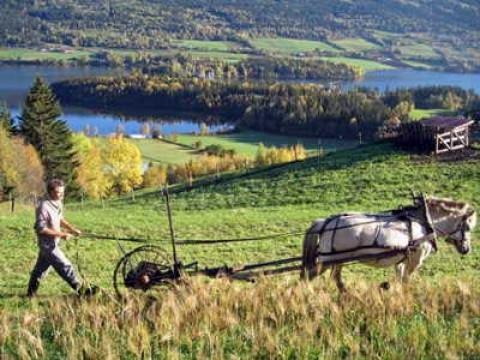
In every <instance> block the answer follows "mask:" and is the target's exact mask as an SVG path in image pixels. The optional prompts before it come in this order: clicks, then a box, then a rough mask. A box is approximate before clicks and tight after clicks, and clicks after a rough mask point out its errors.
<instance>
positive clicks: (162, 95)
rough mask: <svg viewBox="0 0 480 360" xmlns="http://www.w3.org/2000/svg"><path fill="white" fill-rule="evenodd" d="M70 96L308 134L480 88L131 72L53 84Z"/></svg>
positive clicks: (391, 118)
mask: <svg viewBox="0 0 480 360" xmlns="http://www.w3.org/2000/svg"><path fill="white" fill-rule="evenodd" d="M53 88H54V90H55V92H56V93H57V95H58V96H59V97H60V99H61V100H62V101H63V102H65V103H68V104H74V105H80V106H85V107H100V108H105V109H110V110H121V109H122V108H130V109H134V108H137V107H138V104H142V108H143V109H150V110H157V111H160V110H162V111H165V110H168V111H185V110H187V111H192V112H199V113H205V114H209V115H212V114H215V115H220V116H222V117H223V118H224V119H228V120H229V121H235V122H236V123H237V125H240V126H244V127H248V128H251V129H256V130H261V131H268V132H275V133H282V134H289V135H302V136H305V135H306V136H316V137H335V138H338V137H342V138H348V139H357V138H358V137H359V136H362V137H363V138H364V139H371V138H374V137H375V136H376V135H378V132H379V130H380V131H381V129H382V128H383V127H384V126H386V125H389V124H393V125H395V124H397V125H398V123H399V122H404V121H409V114H410V112H411V110H413V109H414V108H415V107H417V108H432V107H433V108H439V107H440V108H446V109H452V110H468V109H471V107H472V106H475V105H474V104H475V103H476V102H477V103H478V95H476V94H474V93H473V92H471V91H464V90H462V89H460V88H455V87H448V86H447V87H425V88H416V89H407V90H396V91H392V92H386V93H384V94H382V93H379V92H377V91H371V90H366V89H355V90H351V91H348V92H344V91H341V90H340V89H332V88H325V87H323V86H321V85H316V84H287V83H267V82H249V81H243V82H225V81H210V80H207V79H199V78H172V77H169V76H154V75H146V74H132V75H130V76H126V77H97V78H84V79H78V80H69V81H64V82H59V83H56V84H53Z"/></svg>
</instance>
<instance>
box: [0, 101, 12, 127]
mask: <svg viewBox="0 0 480 360" xmlns="http://www.w3.org/2000/svg"><path fill="white" fill-rule="evenodd" d="M0 127H2V128H4V129H5V130H6V131H7V132H8V133H9V134H13V133H14V132H15V125H14V124H13V119H12V115H11V114H10V111H9V110H8V106H7V104H6V103H0Z"/></svg>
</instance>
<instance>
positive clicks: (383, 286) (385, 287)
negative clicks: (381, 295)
mask: <svg viewBox="0 0 480 360" xmlns="http://www.w3.org/2000/svg"><path fill="white" fill-rule="evenodd" d="M380 288H381V289H383V290H390V283H389V282H388V281H384V282H382V283H381V284H380Z"/></svg>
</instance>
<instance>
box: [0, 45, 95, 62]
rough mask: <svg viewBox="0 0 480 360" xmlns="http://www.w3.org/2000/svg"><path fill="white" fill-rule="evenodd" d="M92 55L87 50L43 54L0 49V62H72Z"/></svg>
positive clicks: (18, 49)
mask: <svg viewBox="0 0 480 360" xmlns="http://www.w3.org/2000/svg"><path fill="white" fill-rule="evenodd" d="M91 54H92V53H91V52H90V51H87V50H73V51H72V52H71V53H60V52H42V51H39V50H33V49H21V48H11V49H7V48H0V60H23V61H34V60H56V61H58V60H65V61H67V60H72V59H75V58H77V59H78V58H80V57H87V58H88V57H89V56H90V55H91Z"/></svg>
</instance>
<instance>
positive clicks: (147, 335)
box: [0, 144, 480, 358]
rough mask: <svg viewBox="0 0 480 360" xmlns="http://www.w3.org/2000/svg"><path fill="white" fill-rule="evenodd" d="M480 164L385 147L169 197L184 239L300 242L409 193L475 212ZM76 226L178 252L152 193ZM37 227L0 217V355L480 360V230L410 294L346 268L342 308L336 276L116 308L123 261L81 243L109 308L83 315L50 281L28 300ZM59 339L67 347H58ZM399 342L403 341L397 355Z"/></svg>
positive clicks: (276, 246) (263, 245)
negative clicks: (322, 227) (436, 359)
mask: <svg viewBox="0 0 480 360" xmlns="http://www.w3.org/2000/svg"><path fill="white" fill-rule="evenodd" d="M479 165H480V162H479V160H472V161H467V162H458V161H457V162H436V161H432V160H431V159H429V158H419V157H414V158H412V157H411V156H410V155H409V154H406V153H402V152H398V151H397V150H396V149H394V148H393V147H392V146H390V145H388V144H372V145H365V146H361V147H357V148H355V149H349V150H342V151H338V152H336V153H333V154H330V155H327V156H326V157H324V158H322V159H320V161H319V159H317V158H310V159H307V160H305V161H303V162H299V163H295V164H291V165H287V166H284V167H281V168H277V169H275V170H272V171H269V172H266V173H261V174H257V175H252V176H250V177H246V178H238V179H232V180H230V181H228V182H225V183H219V184H217V185H213V186H208V187H201V188H195V189H193V190H191V191H189V192H184V193H178V194H172V200H171V204H172V207H173V214H174V223H175V229H176V234H177V237H178V238H179V239H219V238H235V237H251V236H261V235H267V234H274V233H298V232H303V231H305V230H306V229H307V227H308V226H309V224H310V223H311V221H312V220H313V219H315V218H318V217H325V216H328V215H330V214H335V213H343V212H347V211H363V212H376V211H379V210H386V209H390V208H395V207H397V206H399V205H408V204H410V202H411V199H410V189H414V190H416V191H424V192H426V193H429V194H435V195H437V196H448V197H452V198H456V199H463V200H465V201H468V202H470V203H472V204H473V205H474V206H475V207H477V208H478V207H479V206H480V203H479V200H478V199H480V186H479V185H478V184H479V182H478V179H479V176H480V170H479V169H480V167H479ZM66 216H67V218H68V219H69V220H71V222H72V223H74V224H76V225H77V226H78V227H80V228H81V229H83V230H84V231H85V232H96V233H100V234H108V235H113V236H123V237H126V236H133V237H141V238H148V239H151V242H152V243H153V244H157V245H160V246H163V247H164V248H165V249H166V251H169V246H168V242H166V241H167V240H168V239H169V235H168V234H169V232H168V224H167V219H166V213H165V203H164V201H163V199H162V198H161V197H160V195H159V193H158V192H157V191H148V190H146V191H143V192H142V193H139V194H138V195H137V196H136V198H135V200H134V201H133V200H131V199H128V198H124V199H118V200H115V199H114V200H111V201H106V202H105V204H104V207H102V206H101V204H100V203H90V204H86V205H84V206H82V204H81V203H67V205H66ZM32 217H33V213H32V209H31V208H28V207H26V208H23V209H22V208H21V209H19V211H18V212H17V213H15V214H9V213H8V209H7V208H6V207H5V206H2V207H0V236H1V238H2V243H3V246H2V247H0V256H1V257H2V259H6V261H3V262H2V263H1V264H0V273H1V274H2V280H1V282H0V309H2V310H0V324H2V325H1V326H2V337H0V351H1V352H2V353H3V354H7V355H10V354H12V353H14V352H15V351H24V353H26V354H30V356H34V355H32V354H35V353H37V354H42V356H45V357H49V358H52V357H54V356H56V357H62V355H65V354H66V352H67V351H72V353H75V354H76V353H77V352H79V353H78V354H81V351H84V353H83V354H84V355H85V354H88V355H89V356H94V355H95V354H96V355H98V356H101V357H108V354H113V355H111V356H112V357H115V355H116V354H119V352H122V351H123V352H124V354H125V356H127V357H128V356H130V357H138V356H141V354H142V353H144V354H147V356H148V354H157V356H158V357H165V358H167V357H170V356H174V357H191V358H194V357H216V358H221V357H228V356H229V354H236V355H237V356H241V357H244V358H252V357H267V358H268V357H284V356H286V354H292V355H291V356H293V357H298V358H305V357H308V356H312V357H318V356H327V357H332V358H336V357H341V356H347V357H348V356H350V357H357V356H358V357H368V358H372V357H379V358H395V357H401V358H411V357H422V356H423V357H433V356H434V354H437V355H438V354H439V353H438V352H440V354H444V353H447V352H448V353H449V354H452V356H455V357H470V358H476V356H478V355H479V354H480V347H479V345H478V342H477V341H476V340H475V339H476V335H475V334H477V333H478V330H479V328H478V322H477V321H476V320H475V319H477V318H478V316H479V315H480V313H479V309H478V306H477V305H478V303H477V301H478V296H479V295H480V294H479V290H478V289H479V288H480V287H479V286H478V285H480V283H479V280H478V279H479V276H480V272H479V271H480V270H479V268H478V266H477V264H478V262H479V260H480V247H479V246H478V236H479V235H480V233H479V231H478V230H479V228H477V229H476V231H475V233H474V236H473V237H474V241H473V252H472V253H471V254H469V255H467V256H465V257H460V256H459V255H458V254H457V253H456V252H455V251H454V250H453V249H452V248H450V247H449V246H448V245H446V244H445V243H444V242H443V241H441V242H440V243H439V245H440V248H439V251H438V253H437V254H434V255H432V256H431V257H430V258H429V259H428V260H427V261H426V263H425V265H424V267H423V268H422V269H421V271H420V278H421V279H418V278H417V279H415V280H413V281H412V283H411V285H410V286H408V287H406V289H405V290H404V291H401V290H400V289H398V288H397V287H393V289H392V291H390V292H380V291H379V290H377V289H378V287H377V285H378V282H380V281H383V280H385V279H389V278H391V277H392V276H393V270H392V269H371V268H367V267H363V266H359V265H357V266H351V267H347V268H346V271H345V278H346V283H347V287H348V288H350V289H351V293H350V295H349V296H347V297H346V298H342V297H341V296H339V295H338V293H337V292H336V290H335V289H334V288H333V285H332V282H331V281H330V280H329V277H328V276H325V277H323V278H321V279H318V280H315V281H314V282H312V283H308V284H305V283H303V282H301V281H299V280H298V275H297V274H290V275H287V276H279V277H277V278H272V279H271V280H268V279H260V281H259V282H258V283H256V284H249V283H229V282H228V281H225V280H221V279H220V280H207V279H204V278H198V279H196V280H192V281H191V282H189V283H188V285H185V286H180V288H179V289H178V290H175V291H169V292H168V291H167V292H162V291H160V292H158V293H155V296H156V297H157V301H155V302H154V303H151V299H150V300H148V299H144V298H143V299H142V298H136V297H132V298H131V299H130V300H129V302H128V303H127V304H126V305H125V307H123V306H122V304H119V303H117V302H116V301H114V300H112V299H111V294H112V291H113V290H112V285H111V276H112V272H113V268H114V265H115V261H116V260H118V258H119V256H120V252H119V251H118V250H117V248H116V244H115V243H114V242H109V241H100V240H97V241H93V240H91V239H87V238H83V239H80V240H78V247H77V246H76V244H75V242H73V241H72V242H70V243H67V244H65V245H66V246H64V248H65V249H66V252H67V254H68V255H69V257H70V258H71V259H72V260H74V262H76V263H79V264H80V265H81V270H82V273H84V274H85V275H86V276H87V277H88V279H89V280H90V281H93V282H95V283H97V284H99V285H100V286H102V288H104V289H105V290H104V291H105V293H104V295H102V296H99V297H98V298H96V299H94V300H92V301H85V302H79V301H77V300H75V298H72V297H71V296H69V295H68V294H69V290H68V289H67V288H66V286H65V285H64V284H63V282H62V281H61V280H60V279H59V278H58V277H57V276H55V275H53V274H52V275H50V276H49V277H48V278H47V279H46V280H45V282H44V283H43V284H42V286H41V289H40V294H41V296H40V297H39V298H38V299H37V300H34V301H32V302H29V301H28V300H26V299H25V298H23V297H21V295H22V294H23V293H24V292H25V286H26V283H27V280H28V269H30V268H31V266H33V263H34V261H35V253H36V248H35V245H34V242H33V238H34V235H33V230H32ZM301 243H302V236H301V235H298V234H297V235H294V236H287V237H285V238H282V237H281V238H277V239H275V240H273V241H272V240H265V241H258V242H247V243H234V244H228V245H225V244H224V245H219V246H191V247H186V246H184V247H181V248H180V249H179V255H180V257H181V258H182V260H183V261H184V262H185V263H187V262H189V261H192V260H198V261H199V266H201V267H203V266H216V265H222V264H228V265H240V264H244V263H252V262H253V263H254V262H258V261H262V260H271V259H281V258H286V257H290V256H298V255H299V254H300V252H301ZM124 246H125V247H126V248H127V249H131V248H133V247H134V245H132V244H124ZM77 251H78V256H77ZM148 301H150V303H148ZM149 304H150V305H149ZM406 304H415V305H414V306H410V307H409V306H406ZM65 314H68V316H65ZM362 324H364V325H362ZM359 326H360V328H359ZM55 331H59V332H61V333H62V334H63V335H62V336H55ZM26 333H28V334H29V335H25V334H26ZM405 333H408V334H409V336H404V334H405ZM432 333H433V334H436V335H435V336H431V334H432ZM21 334H23V335H24V336H20V335H21ZM329 334H330V335H329ZM402 334H403V335H402ZM398 338H402V339H403V341H402V345H401V346H399V345H398ZM78 349H81V350H78ZM162 354H163V355H162ZM259 354H260V355H259ZM262 354H263V355H262ZM342 354H343V355H342ZM345 354H346V355H345ZM77 356H81V355H77Z"/></svg>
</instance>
